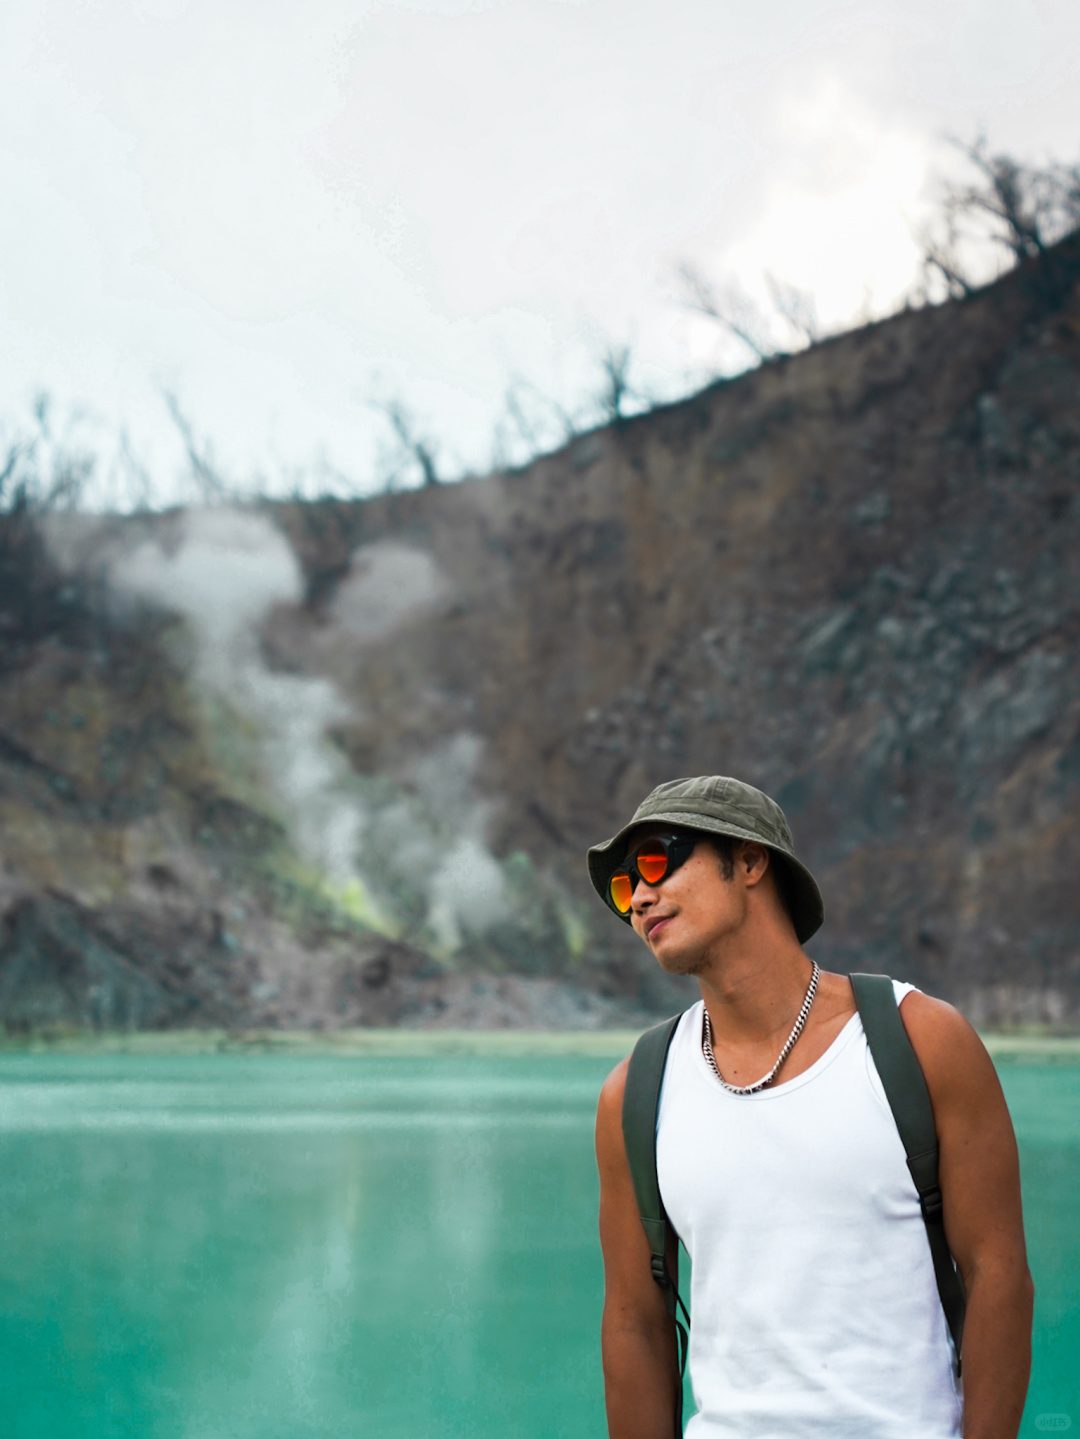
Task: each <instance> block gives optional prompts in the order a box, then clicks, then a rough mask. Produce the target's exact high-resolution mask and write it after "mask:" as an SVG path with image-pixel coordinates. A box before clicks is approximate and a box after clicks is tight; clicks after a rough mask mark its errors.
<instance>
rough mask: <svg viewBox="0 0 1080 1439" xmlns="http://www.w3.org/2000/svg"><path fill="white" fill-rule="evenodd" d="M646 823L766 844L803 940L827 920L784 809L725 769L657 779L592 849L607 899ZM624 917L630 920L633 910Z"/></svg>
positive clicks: (592, 866) (592, 872) (592, 868)
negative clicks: (637, 832) (633, 835)
mask: <svg viewBox="0 0 1080 1439" xmlns="http://www.w3.org/2000/svg"><path fill="white" fill-rule="evenodd" d="M643 824H671V825H676V826H678V828H679V829H691V830H699V831H701V832H702V833H703V834H727V835H731V837H732V838H733V839H744V840H750V841H752V842H753V843H755V844H763V845H764V846H765V847H766V849H769V850H771V851H772V853H773V854H774V855H776V856H777V857H778V858H779V860H780V864H781V866H782V867H783V869H784V870H785V871H786V876H785V877H786V879H787V884H786V885H785V887H784V888H785V891H786V898H787V901H788V908H789V909H790V911H791V919H792V922H793V924H794V926H795V935H796V937H797V939H798V941H799V943H800V944H804V943H805V942H806V941H807V940H808V939H809V938H810V936H811V935H812V934H814V933H815V932H816V931H817V930H819V929H820V928H821V926H822V924H823V923H824V921H825V906H824V904H823V902H822V899H821V891H820V890H819V889H818V887H817V881H816V880H815V879H814V876H813V875H812V874H811V873H810V871H809V870H808V869H807V868H806V866H805V865H804V864H803V863H802V861H801V860H799V859H796V857H795V848H794V844H793V841H792V838H791V830H790V828H789V827H788V822H787V820H786V818H785V817H784V811H783V810H782V809H781V808H780V806H779V805H778V804H777V803H776V801H775V800H772V799H770V798H769V796H768V795H767V794H762V792H761V790H759V789H755V788H754V786H753V785H750V784H744V783H743V782H742V780H738V779H731V778H730V777H729V776H727V775H722V774H712V775H699V776H698V777H697V778H696V779H673V780H669V781H668V783H667V784H661V785H657V787H656V788H655V789H654V790H653V792H652V793H651V794H650V795H648V796H647V798H645V799H644V800H642V802H641V804H639V805H638V807H637V809H636V810H635V811H634V817H633V819H632V820H631V821H630V822H629V824H625V825H623V827H622V829H620V830H619V832H618V834H616V835H613V836H612V838H611V839H609V840H605V842H604V843H603V844H595V845H593V847H592V848H591V849H590V850H589V878H590V879H591V880H592V883H593V888H594V889H595V890H596V892H597V894H598V895H599V896H600V898H601V899H606V896H607V888H608V881H609V879H610V878H611V876H612V874H613V873H614V871H615V870H616V869H617V868H618V866H619V865H620V864H621V863H622V861H623V860H624V859H625V857H626V851H627V847H628V846H627V841H628V840H629V837H630V834H631V832H632V831H633V830H635V829H637V828H638V827H639V826H641V825H643ZM619 917H620V919H624V920H625V921H626V923H627V924H629V923H630V916H629V914H626V915H620V916H619Z"/></svg>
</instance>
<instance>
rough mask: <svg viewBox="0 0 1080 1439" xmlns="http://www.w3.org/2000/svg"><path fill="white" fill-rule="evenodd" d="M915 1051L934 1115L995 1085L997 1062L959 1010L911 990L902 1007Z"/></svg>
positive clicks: (901, 1014)
mask: <svg viewBox="0 0 1080 1439" xmlns="http://www.w3.org/2000/svg"><path fill="white" fill-rule="evenodd" d="M900 1018H901V1019H902V1020H903V1022H904V1028H905V1029H906V1030H907V1035H908V1038H909V1039H910V1040H911V1045H912V1048H913V1049H914V1051H915V1054H916V1056H917V1057H918V1060H919V1064H920V1065H921V1066H922V1071H923V1074H924V1075H925V1076H926V1085H927V1088H928V1089H929V1091H930V1098H931V1100H932V1102H933V1104H934V1108H935V1111H936V1110H937V1109H938V1107H939V1105H949V1104H952V1103H954V1102H959V1103H963V1102H964V1100H965V1096H969V1095H970V1096H975V1095H977V1094H979V1093H980V1092H981V1091H982V1090H983V1088H984V1086H985V1083H986V1080H987V1079H988V1078H990V1079H992V1081H993V1083H994V1084H995V1085H996V1074H995V1071H994V1062H993V1060H992V1059H991V1058H990V1055H989V1053H988V1052H987V1049H986V1046H985V1045H984V1044H983V1042H982V1040H981V1039H980V1038H979V1036H978V1034H977V1032H976V1031H975V1029H974V1028H973V1027H972V1025H971V1024H969V1023H968V1021H967V1020H966V1019H965V1018H964V1016H963V1015H962V1014H961V1013H960V1011H959V1010H958V1009H955V1008H954V1007H953V1006H952V1005H951V1004H947V1003H946V1002H945V1001H944V1000H942V999H933V998H931V996H930V995H928V994H923V993H922V992H921V991H920V990H917V989H916V990H912V991H911V992H910V993H909V994H907V995H905V997H904V998H903V1000H902V1001H901V1004H900Z"/></svg>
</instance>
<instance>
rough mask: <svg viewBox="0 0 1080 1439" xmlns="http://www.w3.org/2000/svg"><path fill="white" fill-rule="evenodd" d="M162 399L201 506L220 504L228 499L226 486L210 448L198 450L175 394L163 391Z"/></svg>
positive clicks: (187, 420) (194, 437)
mask: <svg viewBox="0 0 1080 1439" xmlns="http://www.w3.org/2000/svg"><path fill="white" fill-rule="evenodd" d="M162 398H163V399H164V401H165V406H166V409H167V410H168V411H169V414H170V415H171V416H172V421H173V424H174V425H175V426H176V428H177V431H178V432H179V435H180V438H181V440H182V441H183V442H184V449H185V450H186V451H187V457H188V463H189V464H190V465H191V473H192V476H193V477H194V480H195V483H196V486H197V487H198V490H199V496H200V499H201V500H202V502H203V504H207V505H216V504H220V503H221V502H222V500H224V499H226V498H227V497H228V486H227V485H226V484H225V482H224V480H223V479H222V478H221V476H220V475H219V474H218V472H217V470H216V469H215V468H214V464H213V461H212V459H211V456H210V446H209V445H208V444H207V445H205V446H203V448H202V449H200V447H199V443H198V440H197V438H196V435H195V430H194V428H193V427H192V424H191V421H190V420H189V419H188V417H187V416H186V415H185V414H184V412H183V410H182V409H181V408H180V401H179V400H178V399H177V397H176V395H175V393H174V392H173V391H172V390H163V391H162Z"/></svg>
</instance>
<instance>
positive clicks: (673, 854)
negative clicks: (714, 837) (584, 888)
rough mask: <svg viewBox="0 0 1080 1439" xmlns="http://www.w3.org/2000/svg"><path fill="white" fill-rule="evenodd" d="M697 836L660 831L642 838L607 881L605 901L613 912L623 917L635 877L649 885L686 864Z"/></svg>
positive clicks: (632, 895)
mask: <svg viewBox="0 0 1080 1439" xmlns="http://www.w3.org/2000/svg"><path fill="white" fill-rule="evenodd" d="M700 838H701V836H700V835H690V834H661V835H654V836H653V837H652V838H651V839H646V840H642V842H641V844H639V845H638V847H637V849H636V850H634V852H633V854H631V855H629V856H628V857H627V858H626V859H625V860H623V862H622V864H621V865H620V866H619V868H618V869H617V870H616V871H615V873H614V874H613V875H612V876H611V878H610V879H609V880H608V889H607V897H608V904H610V905H611V907H612V909H613V910H614V911H615V913H616V914H617V915H620V916H621V917H622V918H623V919H626V918H627V917H628V916H629V914H630V903H631V901H632V900H633V898H634V889H635V888H636V886H637V882H638V880H639V879H643V880H644V881H645V883H646V884H648V885H653V884H659V883H660V881H661V880H664V879H667V877H668V875H669V874H674V873H675V871H676V870H677V869H678V868H679V866H680V865H681V864H685V863H686V861H687V860H688V859H689V858H690V856H691V855H692V854H693V852H694V849H695V848H696V846H697V844H698V842H699V840H700Z"/></svg>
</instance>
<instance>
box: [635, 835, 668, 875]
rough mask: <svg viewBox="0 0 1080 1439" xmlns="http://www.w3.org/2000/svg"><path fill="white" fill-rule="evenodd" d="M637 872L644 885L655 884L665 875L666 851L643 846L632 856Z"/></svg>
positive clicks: (646, 845) (657, 847) (658, 847)
mask: <svg viewBox="0 0 1080 1439" xmlns="http://www.w3.org/2000/svg"><path fill="white" fill-rule="evenodd" d="M634 863H635V864H636V865H637V872H638V874H640V875H641V877H642V879H643V880H644V881H645V883H646V884H657V883H658V882H659V881H660V880H662V879H663V877H664V875H665V874H666V873H667V851H666V850H664V849H661V848H660V846H659V845H657V846H656V847H655V848H654V847H653V846H651V845H648V844H645V845H642V847H641V848H640V849H639V850H638V852H637V854H636V855H635V856H634Z"/></svg>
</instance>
